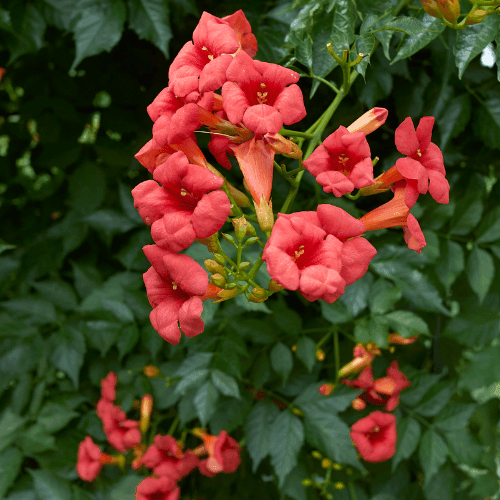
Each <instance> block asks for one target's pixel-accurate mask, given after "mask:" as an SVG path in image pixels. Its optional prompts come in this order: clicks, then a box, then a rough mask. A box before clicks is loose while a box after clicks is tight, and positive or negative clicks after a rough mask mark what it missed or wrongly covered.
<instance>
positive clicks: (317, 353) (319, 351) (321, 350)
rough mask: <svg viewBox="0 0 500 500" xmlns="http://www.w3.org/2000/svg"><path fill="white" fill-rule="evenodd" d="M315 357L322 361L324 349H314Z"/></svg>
mask: <svg viewBox="0 0 500 500" xmlns="http://www.w3.org/2000/svg"><path fill="white" fill-rule="evenodd" d="M316 359H317V360H318V361H324V360H325V351H323V349H317V350H316Z"/></svg>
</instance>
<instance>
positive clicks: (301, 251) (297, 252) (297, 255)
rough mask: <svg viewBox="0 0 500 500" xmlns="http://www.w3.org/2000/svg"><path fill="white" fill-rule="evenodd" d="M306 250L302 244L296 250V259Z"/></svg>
mask: <svg viewBox="0 0 500 500" xmlns="http://www.w3.org/2000/svg"><path fill="white" fill-rule="evenodd" d="M304 252H305V250H304V245H300V247H299V249H298V250H295V260H297V259H298V258H299V257H300V256H301V255H303V254H304Z"/></svg>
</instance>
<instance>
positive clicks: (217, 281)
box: [210, 273, 226, 288]
mask: <svg viewBox="0 0 500 500" xmlns="http://www.w3.org/2000/svg"><path fill="white" fill-rule="evenodd" d="M210 283H212V285H215V286H218V287H219V288H222V287H223V286H224V285H225V284H226V278H224V276H222V274H220V273H215V274H212V276H210Z"/></svg>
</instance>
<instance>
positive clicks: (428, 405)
mask: <svg viewBox="0 0 500 500" xmlns="http://www.w3.org/2000/svg"><path fill="white" fill-rule="evenodd" d="M454 391H455V385H454V384H451V383H450V382H439V383H438V384H436V385H435V386H433V387H432V388H431V390H430V391H429V392H428V393H427V394H426V395H425V397H424V398H423V399H422V401H421V402H420V404H419V405H418V406H417V407H416V408H415V409H414V410H415V412H417V413H419V414H420V415H423V416H424V417H434V416H435V415H437V414H438V413H439V412H440V411H441V410H442V409H443V408H444V407H445V406H446V405H447V404H448V403H449V401H450V399H451V396H452V395H453V392H454Z"/></svg>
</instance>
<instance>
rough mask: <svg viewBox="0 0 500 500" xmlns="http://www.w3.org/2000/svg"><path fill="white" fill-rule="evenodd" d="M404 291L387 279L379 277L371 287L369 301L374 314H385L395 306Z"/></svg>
mask: <svg viewBox="0 0 500 500" xmlns="http://www.w3.org/2000/svg"><path fill="white" fill-rule="evenodd" d="M401 296H402V293H401V290H399V288H396V287H395V286H394V285H392V283H390V282H389V281H387V280H384V279H379V280H377V281H376V282H375V283H374V284H373V285H372V287H371V290H370V295H369V297H368V303H369V305H370V311H371V313H372V314H384V313H386V312H387V311H389V310H390V309H392V308H393V306H394V304H395V303H396V302H397V301H398V300H399V299H400V298H401Z"/></svg>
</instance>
